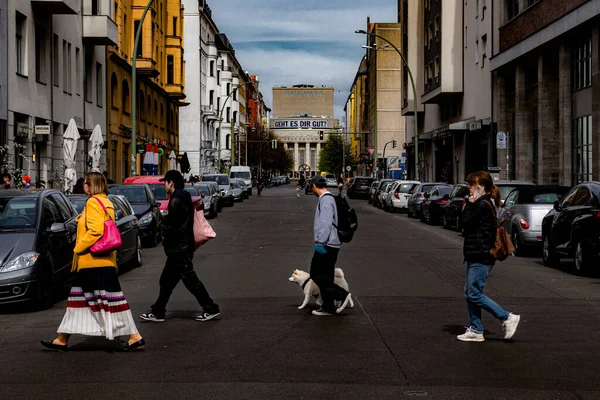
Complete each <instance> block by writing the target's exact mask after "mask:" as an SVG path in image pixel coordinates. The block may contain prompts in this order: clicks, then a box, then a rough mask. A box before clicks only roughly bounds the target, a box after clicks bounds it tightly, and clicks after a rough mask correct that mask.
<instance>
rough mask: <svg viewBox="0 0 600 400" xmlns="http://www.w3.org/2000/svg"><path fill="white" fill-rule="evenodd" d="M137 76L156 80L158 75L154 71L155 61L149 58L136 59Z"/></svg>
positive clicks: (155, 70)
mask: <svg viewBox="0 0 600 400" xmlns="http://www.w3.org/2000/svg"><path fill="white" fill-rule="evenodd" d="M136 69H137V74H138V75H140V76H144V77H150V78H156V77H157V76H158V75H160V73H159V72H158V70H157V69H156V61H155V60H153V59H151V58H141V57H138V58H137V62H136Z"/></svg>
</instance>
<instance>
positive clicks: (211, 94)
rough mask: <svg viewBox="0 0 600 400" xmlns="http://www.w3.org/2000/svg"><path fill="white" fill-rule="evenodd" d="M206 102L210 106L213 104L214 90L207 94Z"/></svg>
mask: <svg viewBox="0 0 600 400" xmlns="http://www.w3.org/2000/svg"><path fill="white" fill-rule="evenodd" d="M208 104H209V105H210V106H211V107H212V106H214V105H215V91H214V90H211V91H210V92H209V95H208Z"/></svg>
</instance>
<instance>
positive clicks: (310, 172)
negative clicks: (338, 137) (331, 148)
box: [269, 85, 339, 177]
mask: <svg viewBox="0 0 600 400" xmlns="http://www.w3.org/2000/svg"><path fill="white" fill-rule="evenodd" d="M333 109H334V88H332V87H325V86H321V87H315V86H313V85H294V86H291V87H286V86H281V87H275V88H273V114H272V118H271V120H270V126H269V128H270V130H271V132H273V133H274V134H275V135H276V136H277V137H278V138H279V140H280V141H281V142H283V143H284V148H285V149H286V150H287V151H288V152H289V153H290V155H291V156H292V157H293V159H294V172H293V176H294V177H298V176H299V175H300V172H301V171H305V172H306V175H307V176H314V175H317V174H318V173H320V171H319V170H318V165H319V155H320V152H321V145H322V144H323V143H325V140H326V139H327V135H328V134H329V132H331V131H332V130H334V129H338V127H339V120H337V119H335V118H333V113H334V112H333Z"/></svg>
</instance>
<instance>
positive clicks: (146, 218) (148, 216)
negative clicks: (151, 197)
mask: <svg viewBox="0 0 600 400" xmlns="http://www.w3.org/2000/svg"><path fill="white" fill-rule="evenodd" d="M150 222H152V213H147V214H144V215H143V216H142V218H140V220H139V223H140V224H149V223H150Z"/></svg>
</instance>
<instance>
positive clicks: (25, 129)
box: [16, 122, 31, 137]
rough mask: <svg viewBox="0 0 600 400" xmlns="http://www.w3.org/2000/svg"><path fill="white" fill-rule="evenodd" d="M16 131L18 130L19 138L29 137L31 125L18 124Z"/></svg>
mask: <svg viewBox="0 0 600 400" xmlns="http://www.w3.org/2000/svg"><path fill="white" fill-rule="evenodd" d="M16 129H17V136H20V137H29V134H30V133H31V129H30V128H29V124H28V123H26V122H17V125H16Z"/></svg>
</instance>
